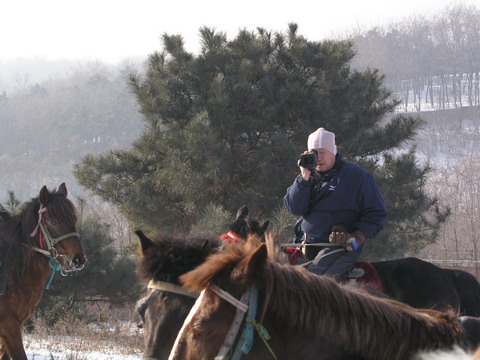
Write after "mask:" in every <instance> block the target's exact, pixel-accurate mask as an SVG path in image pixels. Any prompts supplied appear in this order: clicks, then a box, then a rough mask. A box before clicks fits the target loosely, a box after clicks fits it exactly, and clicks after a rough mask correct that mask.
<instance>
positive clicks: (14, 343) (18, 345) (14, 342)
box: [1, 324, 28, 360]
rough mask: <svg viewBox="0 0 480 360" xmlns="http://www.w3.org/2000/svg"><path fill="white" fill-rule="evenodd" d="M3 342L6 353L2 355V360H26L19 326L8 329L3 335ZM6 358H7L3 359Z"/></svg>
mask: <svg viewBox="0 0 480 360" xmlns="http://www.w3.org/2000/svg"><path fill="white" fill-rule="evenodd" d="M3 342H4V344H5V346H4V347H6V353H4V354H3V356H2V358H1V359H2V360H8V359H10V357H11V358H12V359H15V360H28V359H27V354H26V353H25V349H24V347H23V339H22V330H21V325H20V324H16V326H12V327H10V329H9V331H8V333H4V334H3ZM7 354H8V355H10V357H8V355H7ZM5 356H7V357H5Z"/></svg>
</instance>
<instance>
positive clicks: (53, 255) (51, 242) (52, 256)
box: [30, 205, 80, 289]
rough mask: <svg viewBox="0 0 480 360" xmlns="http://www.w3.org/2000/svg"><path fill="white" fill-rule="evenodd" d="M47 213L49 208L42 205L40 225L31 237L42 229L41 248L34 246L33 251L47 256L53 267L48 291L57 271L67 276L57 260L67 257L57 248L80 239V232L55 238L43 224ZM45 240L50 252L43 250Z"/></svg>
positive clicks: (40, 235) (40, 236)
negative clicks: (61, 243)
mask: <svg viewBox="0 0 480 360" xmlns="http://www.w3.org/2000/svg"><path fill="white" fill-rule="evenodd" d="M45 212H47V208H46V207H44V206H43V205H40V209H38V223H37V226H35V229H33V231H32V233H31V234H30V237H31V238H33V237H34V236H35V235H36V234H37V232H38V229H40V233H39V234H38V241H39V244H40V247H37V246H32V247H31V248H32V250H34V251H36V252H39V253H40V254H43V255H45V256H46V257H47V258H48V259H49V261H48V265H49V266H50V267H51V269H52V273H51V275H50V279H49V280H48V282H47V285H46V286H45V288H46V289H49V288H50V284H51V283H52V280H53V276H54V275H55V272H56V271H61V273H62V275H63V276H66V273H64V271H63V269H62V266H61V265H60V262H59V261H58V260H57V258H58V257H59V256H64V257H65V255H62V254H58V252H57V249H55V246H56V245H57V244H58V243H59V242H60V241H62V240H64V239H66V238H69V237H77V238H80V234H79V233H78V232H71V233H67V234H64V235H62V236H59V237H57V238H54V237H53V236H52V234H50V232H49V231H48V228H47V226H46V225H45V223H44V222H43V219H42V214H43V213H45ZM43 240H45V242H46V244H47V249H48V250H44V249H42V248H41V247H42V246H43ZM78 270H79V269H78Z"/></svg>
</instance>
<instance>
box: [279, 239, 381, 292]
mask: <svg viewBox="0 0 480 360" xmlns="http://www.w3.org/2000/svg"><path fill="white" fill-rule="evenodd" d="M285 252H286V253H287V256H288V259H289V261H290V264H291V265H301V264H302V263H304V262H305V261H306V259H305V255H304V254H303V252H302V251H301V250H300V249H298V248H294V247H286V248H285ZM344 282H350V283H356V284H359V285H361V286H364V287H368V288H370V289H372V290H374V291H378V292H379V293H382V294H383V285H382V280H381V279H380V275H378V271H377V269H375V267H374V266H373V265H372V264H371V263H369V262H367V261H357V262H356V263H355V265H354V266H353V268H352V269H351V270H350V271H348V272H347V273H346V274H345V276H344Z"/></svg>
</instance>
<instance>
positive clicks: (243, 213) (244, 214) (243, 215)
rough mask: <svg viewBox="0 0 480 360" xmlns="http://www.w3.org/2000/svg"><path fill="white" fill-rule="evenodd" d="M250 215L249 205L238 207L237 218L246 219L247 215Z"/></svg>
mask: <svg viewBox="0 0 480 360" xmlns="http://www.w3.org/2000/svg"><path fill="white" fill-rule="evenodd" d="M247 216H248V207H247V205H243V206H242V207H241V208H240V209H238V211H237V218H236V219H235V220H238V219H242V220H243V219H245V218H246V217H247Z"/></svg>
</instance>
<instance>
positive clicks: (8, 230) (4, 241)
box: [0, 189, 77, 269]
mask: <svg viewBox="0 0 480 360" xmlns="http://www.w3.org/2000/svg"><path fill="white" fill-rule="evenodd" d="M39 208H40V201H39V199H38V197H36V198H32V199H31V200H30V201H28V202H25V203H24V204H22V206H21V211H20V213H19V214H10V216H9V218H8V219H7V220H5V221H1V222H0V242H1V248H3V251H5V256H4V257H3V258H4V259H5V261H6V263H7V266H15V267H16V268H19V269H25V268H27V267H28V266H30V265H31V263H32V256H33V252H32V251H31V250H30V249H29V248H28V246H32V245H38V244H34V242H35V241H36V240H35V238H32V237H30V234H31V233H32V231H33V229H35V227H36V226H37V223H38V210H39ZM47 208H48V212H49V214H50V216H51V217H53V218H55V219H57V220H58V221H59V222H62V223H68V224H73V225H75V224H76V222H77V215H76V210H75V206H74V205H73V203H72V202H71V201H70V200H69V199H68V198H67V197H66V196H65V195H64V194H63V193H61V192H58V191H57V190H56V189H54V190H52V191H50V192H49V198H48V204H47ZM72 230H74V229H72ZM25 245H27V246H25Z"/></svg>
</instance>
